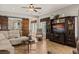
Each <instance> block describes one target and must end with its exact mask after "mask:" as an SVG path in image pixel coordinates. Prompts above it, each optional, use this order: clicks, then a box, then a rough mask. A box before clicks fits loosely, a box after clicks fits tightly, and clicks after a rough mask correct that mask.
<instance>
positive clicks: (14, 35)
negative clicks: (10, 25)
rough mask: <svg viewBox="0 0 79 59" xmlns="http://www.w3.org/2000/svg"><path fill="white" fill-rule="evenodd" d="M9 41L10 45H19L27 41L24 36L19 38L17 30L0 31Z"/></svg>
mask: <svg viewBox="0 0 79 59" xmlns="http://www.w3.org/2000/svg"><path fill="white" fill-rule="evenodd" d="M0 32H1V33H3V34H4V35H5V37H6V38H7V39H9V40H10V42H11V44H12V45H17V44H21V43H22V42H23V41H26V40H28V37H26V36H20V33H19V30H10V31H0Z"/></svg>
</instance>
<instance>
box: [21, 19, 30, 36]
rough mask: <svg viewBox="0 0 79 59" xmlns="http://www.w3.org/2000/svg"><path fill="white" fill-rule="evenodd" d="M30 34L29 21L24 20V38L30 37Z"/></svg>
mask: <svg viewBox="0 0 79 59" xmlns="http://www.w3.org/2000/svg"><path fill="white" fill-rule="evenodd" d="M28 34H29V19H23V20H22V36H28Z"/></svg>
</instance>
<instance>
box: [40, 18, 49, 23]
mask: <svg viewBox="0 0 79 59" xmlns="http://www.w3.org/2000/svg"><path fill="white" fill-rule="evenodd" d="M49 20H50V17H47V18H42V19H40V22H46V21H49Z"/></svg>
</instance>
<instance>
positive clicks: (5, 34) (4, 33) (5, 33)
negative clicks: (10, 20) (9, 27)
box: [1, 31, 9, 39]
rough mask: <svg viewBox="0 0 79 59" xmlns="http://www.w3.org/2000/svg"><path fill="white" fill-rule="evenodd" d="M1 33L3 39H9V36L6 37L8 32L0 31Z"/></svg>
mask: <svg viewBox="0 0 79 59" xmlns="http://www.w3.org/2000/svg"><path fill="white" fill-rule="evenodd" d="M1 33H2V34H3V35H4V36H5V38H7V39H8V38H9V36H8V31H1Z"/></svg>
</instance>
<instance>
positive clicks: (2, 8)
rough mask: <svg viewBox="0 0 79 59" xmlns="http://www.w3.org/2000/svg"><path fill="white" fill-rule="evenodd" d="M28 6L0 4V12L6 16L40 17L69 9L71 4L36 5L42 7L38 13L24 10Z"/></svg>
mask: <svg viewBox="0 0 79 59" xmlns="http://www.w3.org/2000/svg"><path fill="white" fill-rule="evenodd" d="M27 5H28V4H0V12H2V13H4V14H9V13H10V14H17V15H19V14H20V15H29V16H40V15H44V14H47V13H50V12H53V11H55V10H58V9H61V8H64V7H67V6H69V5H70V4H34V6H37V7H42V9H41V10H38V12H30V11H28V9H25V8H22V7H25V6H27ZM0 14H1V13H0Z"/></svg>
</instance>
